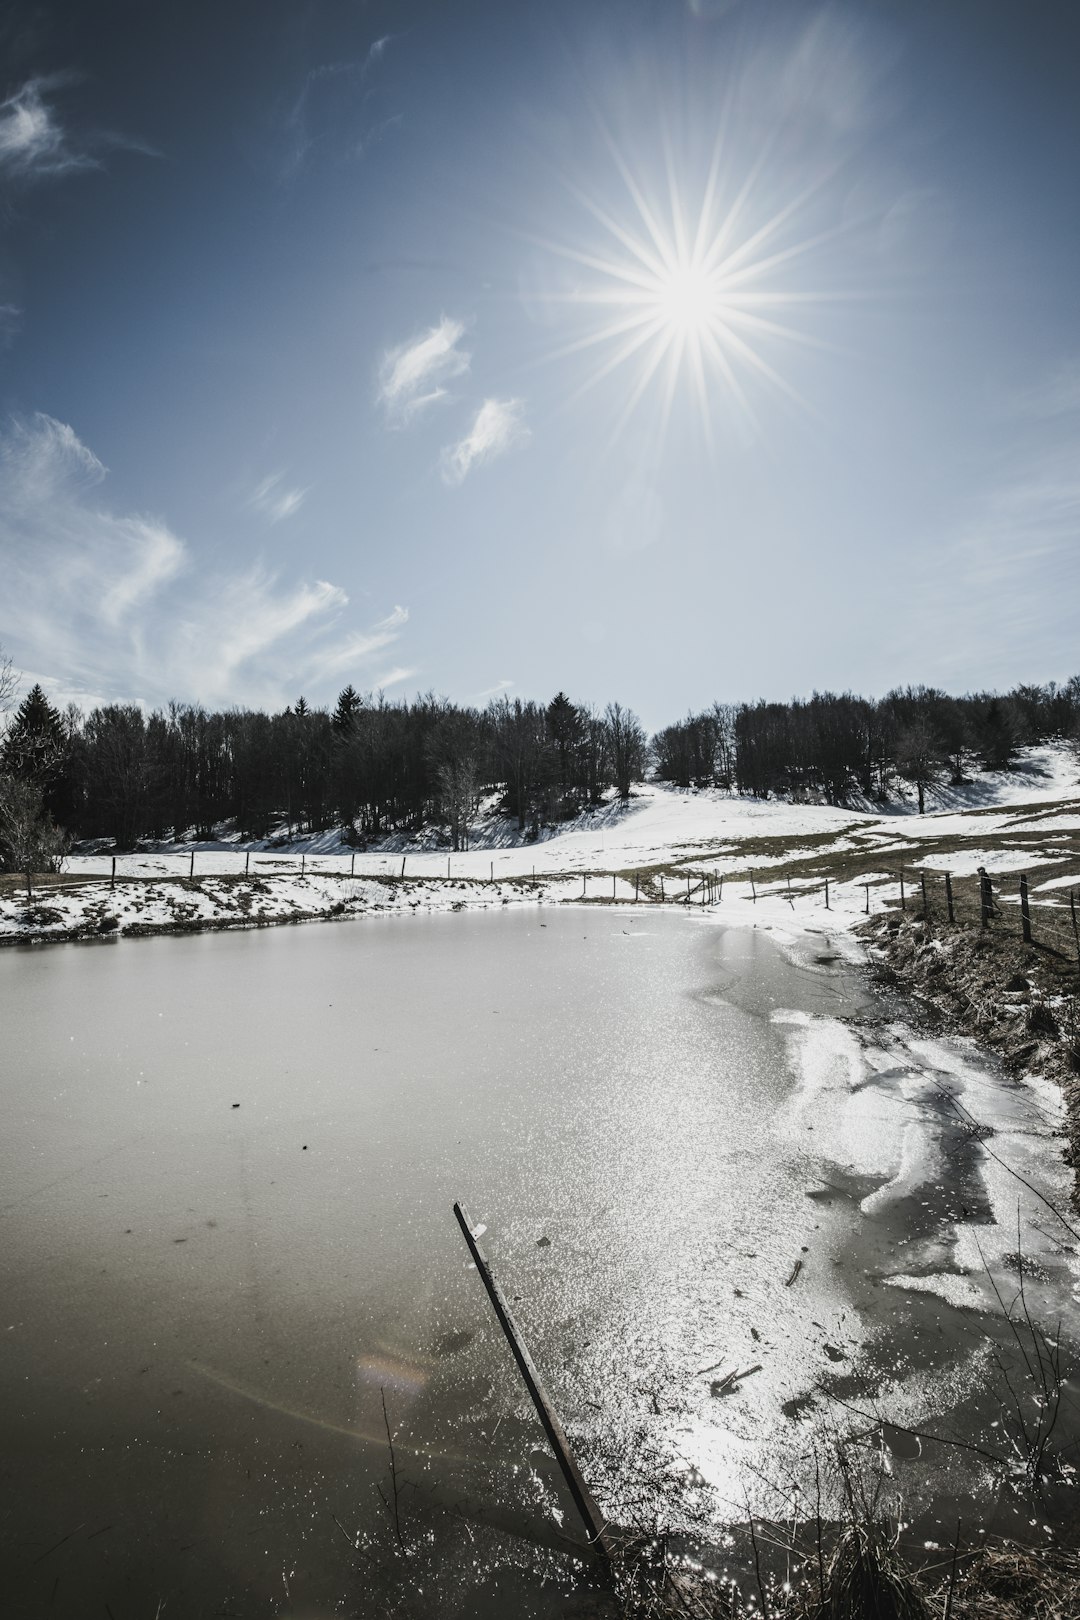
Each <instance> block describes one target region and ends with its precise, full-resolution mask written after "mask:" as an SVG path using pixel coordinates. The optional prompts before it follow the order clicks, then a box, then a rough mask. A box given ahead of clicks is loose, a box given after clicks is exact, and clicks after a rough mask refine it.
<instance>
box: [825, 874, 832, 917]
mask: <svg viewBox="0 0 1080 1620" xmlns="http://www.w3.org/2000/svg"><path fill="white" fill-rule="evenodd" d="M825 910H826V911H831V910H832V907H831V906H830V904H829V880H828V878H826V879H825Z"/></svg>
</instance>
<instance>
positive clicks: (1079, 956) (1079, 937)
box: [1069, 889, 1080, 968]
mask: <svg viewBox="0 0 1080 1620" xmlns="http://www.w3.org/2000/svg"><path fill="white" fill-rule="evenodd" d="M1069 910H1070V912H1071V913H1072V925H1073V939H1075V941H1076V965H1077V967H1078V968H1080V927H1078V926H1077V922H1076V896H1075V895H1074V894H1073V892H1072V890H1071V889H1070V890H1069Z"/></svg>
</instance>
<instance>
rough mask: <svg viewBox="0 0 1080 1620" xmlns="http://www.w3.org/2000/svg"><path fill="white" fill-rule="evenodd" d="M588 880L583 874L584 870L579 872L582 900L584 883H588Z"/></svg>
mask: <svg viewBox="0 0 1080 1620" xmlns="http://www.w3.org/2000/svg"><path fill="white" fill-rule="evenodd" d="M588 881H589V880H588V878H587V877H586V876H585V873H584V872H582V874H581V898H582V899H583V900H584V898H585V885H586V884H587V883H588Z"/></svg>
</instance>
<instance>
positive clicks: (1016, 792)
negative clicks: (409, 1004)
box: [0, 744, 1080, 942]
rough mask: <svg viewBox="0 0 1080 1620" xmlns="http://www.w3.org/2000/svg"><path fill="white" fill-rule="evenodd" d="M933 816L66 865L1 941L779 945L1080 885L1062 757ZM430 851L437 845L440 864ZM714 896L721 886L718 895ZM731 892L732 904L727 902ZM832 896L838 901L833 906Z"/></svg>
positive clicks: (638, 817)
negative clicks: (914, 895) (603, 919)
mask: <svg viewBox="0 0 1080 1620" xmlns="http://www.w3.org/2000/svg"><path fill="white" fill-rule="evenodd" d="M942 797H943V798H944V800H945V802H944V803H943V804H942V805H941V806H940V808H937V809H931V810H929V811H928V813H927V814H926V815H924V816H919V815H917V814H915V813H913V812H912V810H911V809H910V807H909V808H908V809H907V810H906V811H905V810H904V809H900V810H896V809H891V810H890V811H889V813H886V814H882V813H881V812H880V811H869V810H851V809H840V808H837V807H835V806H830V805H812V804H792V803H787V802H783V801H780V800H766V801H762V800H754V799H742V798H735V797H731V796H729V795H727V794H725V793H722V792H720V791H718V790H703V791H680V790H676V789H672V788H669V787H663V786H660V785H657V784H645V785H642V786H640V787H638V788H636V789H635V791H634V794H633V796H632V798H631V799H630V801H629V802H628V803H625V804H623V803H621V802H619V801H617V800H613V801H610V802H608V803H607V804H605V805H603V806H601V807H600V808H599V809H597V810H596V811H593V812H590V813H588V814H586V815H583V816H581V817H579V818H578V819H577V820H576V821H574V822H572V823H568V824H567V825H566V826H565V827H564V828H563V829H561V830H558V831H553V832H551V833H550V835H549V836H545V837H543V838H541V839H540V840H537V841H535V842H524V841H522V840H521V837H520V835H519V834H518V832H517V829H516V827H514V826H513V825H512V824H511V823H509V822H507V821H505V820H504V819H500V818H495V817H491V816H489V817H487V818H486V819H485V820H484V821H482V822H481V823H479V824H478V825H477V826H476V827H475V828H473V829H472V830H471V833H470V848H469V849H468V850H467V851H464V852H459V853H448V852H447V850H446V848H445V847H442V848H433V847H420V846H419V845H418V844H417V843H410V842H409V841H408V840H406V839H404V838H400V837H399V838H395V839H391V840H387V841H386V843H384V844H383V845H382V846H381V847H378V848H372V849H369V850H366V851H363V852H353V851H350V850H348V849H347V847H346V846H345V845H344V844H343V842H342V840H341V836H340V834H339V833H338V832H333V833H322V834H319V835H317V836H314V837H309V838H298V839H295V840H293V841H292V842H291V843H290V844H289V846H288V847H282V846H281V843H280V841H276V847H270V846H269V844H268V842H267V841H263V842H256V843H252V842H248V843H245V842H242V841H240V840H238V839H237V838H235V837H231V836H228V835H224V836H222V837H221V838H219V839H215V840H213V841H209V842H203V843H195V844H185V845H184V846H182V847H180V848H178V847H177V846H169V847H167V848H158V849H154V850H145V851H142V852H139V853H135V854H129V855H121V856H119V857H117V858H116V861H115V878H116V881H115V886H114V884H113V882H112V878H113V857H112V855H111V853H110V852H108V851H106V850H99V851H98V852H96V853H87V854H79V855H74V856H70V857H68V859H67V860H66V862H65V867H64V873H63V875H62V876H61V878H60V879H59V880H49V879H42V880H37V881H36V882H35V892H34V896H33V898H32V899H31V900H30V901H29V902H28V900H27V897H26V893H25V889H24V888H21V887H20V886H19V885H18V884H17V883H16V882H15V880H13V879H10V878H9V879H8V880H6V887H5V888H4V890H3V891H0V939H5V940H7V941H8V942H12V941H14V940H27V939H48V938H50V937H52V938H54V939H55V938H65V937H70V936H71V934H72V933H73V932H79V933H116V932H118V933H127V932H131V931H136V932H138V931H147V932H149V931H154V932H157V931H161V930H168V929H173V928H175V929H185V928H197V927H215V926H219V927H220V926H226V927H227V926H244V925H245V924H246V925H258V924H263V925H265V924H267V923H270V922H274V921H282V922H286V921H300V920H306V919H313V918H320V917H346V916H356V915H363V914H368V913H379V912H395V913H400V912H405V911H410V910H412V911H415V910H420V909H423V910H434V909H443V910H446V909H451V908H461V907H465V906H468V907H470V908H471V907H485V906H487V907H491V906H503V905H520V904H529V905H536V904H558V903H566V902H582V901H585V902H591V903H607V904H610V903H613V902H614V903H617V904H634V903H637V904H646V903H650V904H659V903H663V904H665V905H692V906H695V907H703V908H704V909H706V910H707V911H709V912H711V913H712V914H714V915H715V916H716V917H717V918H718V920H719V919H720V918H722V920H723V921H724V922H725V923H728V924H733V925H734V924H741V925H756V926H766V927H771V928H777V929H780V930H781V931H791V930H794V931H799V930H802V929H820V928H823V927H828V928H829V929H831V930H835V929H837V928H842V927H850V926H851V925H853V924H854V923H855V922H857V921H858V920H859V918H861V917H863V916H865V915H866V913H867V910H868V909H869V910H871V911H874V910H880V909H881V908H882V906H884V905H886V904H891V903H894V902H895V901H896V900H897V899H898V898H899V894H900V875H901V871H902V870H903V871H904V872H905V873H906V875H907V880H908V882H909V883H917V882H918V881H919V872H920V871H921V870H923V869H925V870H926V871H927V872H928V873H936V874H940V873H943V872H944V871H950V872H951V873H952V874H953V876H954V877H956V878H964V877H970V876H971V875H972V874H973V873H975V872H976V870H977V869H978V868H979V867H980V866H985V868H986V869H987V870H988V871H989V872H990V873H991V874H993V875H995V876H1001V875H1007V874H1010V873H1018V872H1020V871H1026V872H1030V873H1031V875H1032V892H1033V894H1034V893H1035V892H1036V891H1037V890H1039V889H1042V890H1045V891H1061V894H1060V897H1061V898H1062V899H1064V900H1065V901H1066V903H1067V898H1068V890H1069V888H1070V887H1071V886H1072V885H1080V837H1078V832H1080V770H1078V765H1077V756H1076V754H1075V753H1074V752H1073V751H1072V750H1071V749H1069V748H1067V747H1065V746H1064V745H1060V744H1059V745H1048V746H1044V747H1040V748H1031V749H1027V750H1025V751H1024V753H1023V755H1022V757H1021V759H1020V761H1019V764H1018V766H1017V768H1016V769H1015V770H1013V771H1010V772H999V773H987V774H985V775H980V776H979V777H977V778H976V779H975V780H974V781H973V782H972V783H971V784H969V785H967V786H965V787H962V788H951V789H947V790H943V794H942ZM430 842H431V836H430V835H428V844H429V846H430ZM705 880H707V881H705ZM721 882H722V891H721ZM826 882H828V894H827V895H826Z"/></svg>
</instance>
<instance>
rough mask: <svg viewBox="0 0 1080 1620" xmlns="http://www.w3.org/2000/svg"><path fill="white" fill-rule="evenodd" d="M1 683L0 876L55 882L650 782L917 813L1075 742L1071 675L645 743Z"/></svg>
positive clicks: (809, 703) (732, 722) (614, 717)
mask: <svg viewBox="0 0 1080 1620" xmlns="http://www.w3.org/2000/svg"><path fill="white" fill-rule="evenodd" d="M13 688H14V679H13V677H12V675H11V672H10V668H9V670H8V681H7V689H8V694H9V699H8V704H7V709H8V714H7V720H6V727H5V729H4V734H3V740H2V742H0V859H2V861H3V864H4V866H5V867H6V868H7V869H9V870H23V869H25V868H26V866H27V865H28V863H29V864H34V863H36V864H37V865H39V866H45V865H48V864H51V863H54V862H55V861H56V860H57V859H58V858H59V856H60V855H61V854H62V852H63V850H64V849H66V848H68V847H70V845H71V844H72V843H73V842H78V841H82V840H89V839H104V840H110V841H111V842H112V843H113V844H114V846H115V847H116V848H117V849H131V848H133V847H135V845H136V844H137V843H138V842H139V841H140V840H143V839H152V840H169V839H172V840H182V839H192V838H194V839H206V838H210V837H212V836H214V834H215V832H216V831H219V830H220V828H221V826H222V824H223V823H226V824H231V826H232V827H233V828H234V829H235V831H236V833H238V834H239V835H240V836H241V837H243V838H247V839H265V838H269V837H271V836H276V837H283V838H288V837H290V836H295V835H299V834H307V833H316V832H320V831H324V830H326V829H329V828H333V827H338V828H340V829H341V830H342V834H343V837H344V839H345V841H346V842H347V843H350V844H353V845H354V846H356V847H358V848H363V847H365V846H366V845H367V844H368V843H370V842H372V841H374V840H378V839H380V838H383V837H385V836H387V835H388V834H402V833H404V834H415V833H419V832H421V831H422V830H424V829H430V828H432V827H434V828H437V829H438V830H439V832H440V834H441V835H442V836H444V837H445V840H446V843H447V845H448V847H450V848H452V849H460V848H465V847H467V840H468V827H469V823H470V822H471V821H472V820H473V819H474V818H475V816H476V814H477V811H478V808H479V806H480V805H481V803H482V802H485V803H486V804H487V805H488V806H489V807H493V808H497V809H498V811H499V812H500V813H501V814H503V815H505V816H507V817H509V818H512V821H513V823H514V824H515V825H516V827H517V829H518V830H519V832H520V833H521V834H522V835H523V836H524V837H525V838H536V837H539V836H540V833H541V829H543V828H545V827H550V826H553V825H555V824H557V823H559V822H560V821H565V820H566V819H568V818H570V817H572V816H574V815H576V814H578V813H579V812H581V811H582V810H584V809H587V808H588V807H590V806H595V805H598V804H600V803H601V802H603V801H604V799H605V798H606V796H607V795H608V794H609V793H610V792H611V791H612V790H614V792H615V793H616V794H618V795H619V796H620V797H622V798H624V799H626V798H629V796H630V794H631V792H632V789H633V786H634V784H635V783H638V782H640V781H642V780H643V779H644V778H645V777H646V775H649V776H651V777H652V778H653V779H655V780H657V781H661V782H666V783H670V784H672V785H673V786H676V787H681V788H719V789H723V790H726V791H729V792H731V793H738V794H747V795H751V796H754V797H758V798H768V797H770V796H773V797H776V796H780V797H788V798H793V799H802V800H806V801H810V802H824V803H829V804H836V805H867V806H869V805H872V804H880V805H884V804H887V803H888V802H890V801H891V800H894V799H896V798H897V797H898V796H904V797H908V798H910V799H911V801H912V803H913V804H914V803H917V804H918V808H919V809H920V810H922V809H924V808H926V805H927V802H928V798H929V799H932V796H933V793H934V790H935V788H936V787H937V786H938V785H939V784H942V783H946V782H950V783H953V784H956V783H961V782H963V781H964V780H966V779H969V778H970V777H971V775H972V774H973V773H976V772H978V771H980V770H1000V769H1004V768H1007V767H1008V766H1009V764H1010V763H1011V762H1012V760H1013V758H1014V756H1015V753H1016V750H1017V749H1018V748H1020V747H1021V746H1023V745H1025V744H1029V743H1034V742H1040V741H1044V740H1046V739H1049V738H1058V737H1062V738H1071V739H1073V740H1076V739H1077V738H1080V676H1074V677H1073V678H1072V679H1071V680H1069V681H1068V682H1067V683H1065V684H1064V685H1058V684H1056V683H1055V682H1052V681H1051V682H1050V683H1048V684H1047V685H1046V686H1036V685H1021V686H1017V687H1016V688H1015V689H1013V690H1012V691H1009V692H1006V693H976V694H969V695H966V696H963V697H953V696H949V695H947V694H946V693H944V692H941V691H937V690H935V689H933V688H929V687H907V688H904V689H903V690H896V691H893V692H890V693H888V694H887V695H886V696H885V697H883V698H880V699H872V698H862V697H858V696H856V695H854V694H852V693H850V692H845V693H840V694H836V693H831V692H820V693H819V692H815V693H813V695H812V696H811V697H809V698H796V699H793V700H792V701H791V702H788V703H779V702H765V701H764V700H762V701H758V702H755V703H738V704H733V703H714V704H713V705H712V706H711V707H710V708H708V709H704V710H702V711H701V712H700V713H697V714H689V715H688V716H687V717H686V718H685V719H684V720H679V721H676V722H674V723H673V724H671V725H668V726H665V727H664V728H663V729H662V730H660V731H658V732H657V733H656V734H655V735H654V736H653V737H652V738H651V739H650V738H648V737H647V736H646V734H645V732H644V730H643V728H642V726H641V723H640V721H639V720H638V718H637V716H636V715H635V714H634V713H633V712H632V711H631V710H630V709H628V708H626V707H625V706H623V705H622V704H620V703H618V702H612V703H608V704H607V705H606V706H605V707H604V708H603V709H602V710H600V709H597V708H595V707H593V706H592V705H590V704H587V703H575V702H573V701H572V700H571V699H570V698H568V697H567V695H566V694H565V693H564V692H561V691H560V692H558V693H556V695H555V696H554V697H553V698H552V699H551V700H550V702H548V703H546V704H544V703H538V702H534V701H531V700H524V699H521V698H510V697H501V698H498V699H497V700H494V701H492V702H490V703H488V705H487V706H486V707H485V708H482V709H481V708H473V707H468V706H462V705H458V704H454V703H452V702H450V701H449V700H447V699H445V698H440V697H436V696H434V695H433V694H430V693H429V694H427V695H424V696H418V697H416V698H415V699H413V700H412V701H406V700H400V701H389V700H388V699H387V698H386V697H385V696H384V695H383V694H381V693H377V694H371V693H368V694H361V693H358V692H357V691H355V690H354V688H353V687H352V686H347V687H345V689H344V690H343V691H342V692H341V694H340V696H339V697H338V700H337V704H336V706H335V707H334V709H333V710H327V709H322V708H318V707H312V706H311V705H309V704H308V703H307V702H306V701H305V699H304V698H303V697H299V698H297V700H296V702H295V703H293V704H290V705H288V706H287V707H286V708H284V709H283V710H282V711H281V712H280V713H274V714H268V713H263V712H261V711H258V710H250V709H229V710H226V711H208V710H206V709H204V708H202V707H201V706H199V705H195V704H182V703H172V704H170V705H169V706H168V708H167V709H163V710H154V711H153V712H149V713H148V712H146V711H145V710H144V709H143V708H141V707H140V706H138V705H136V704H108V705H104V706H101V707H98V708H95V709H93V710H92V711H91V712H90V713H84V712H83V711H81V710H80V709H78V708H77V707H75V706H74V705H71V706H69V707H68V708H67V710H66V711H64V712H61V711H60V710H59V708H58V707H56V706H55V705H54V704H53V703H51V702H50V700H49V698H48V696H47V694H46V693H45V692H44V691H43V690H42V689H41V687H40V686H37V685H35V686H34V687H33V688H32V689H31V691H30V692H29V693H28V694H27V695H26V697H25V698H24V699H23V700H22V702H21V703H20V704H18V705H17V706H16V705H15V704H14V702H13V701H12V698H11V693H12V691H13Z"/></svg>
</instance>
